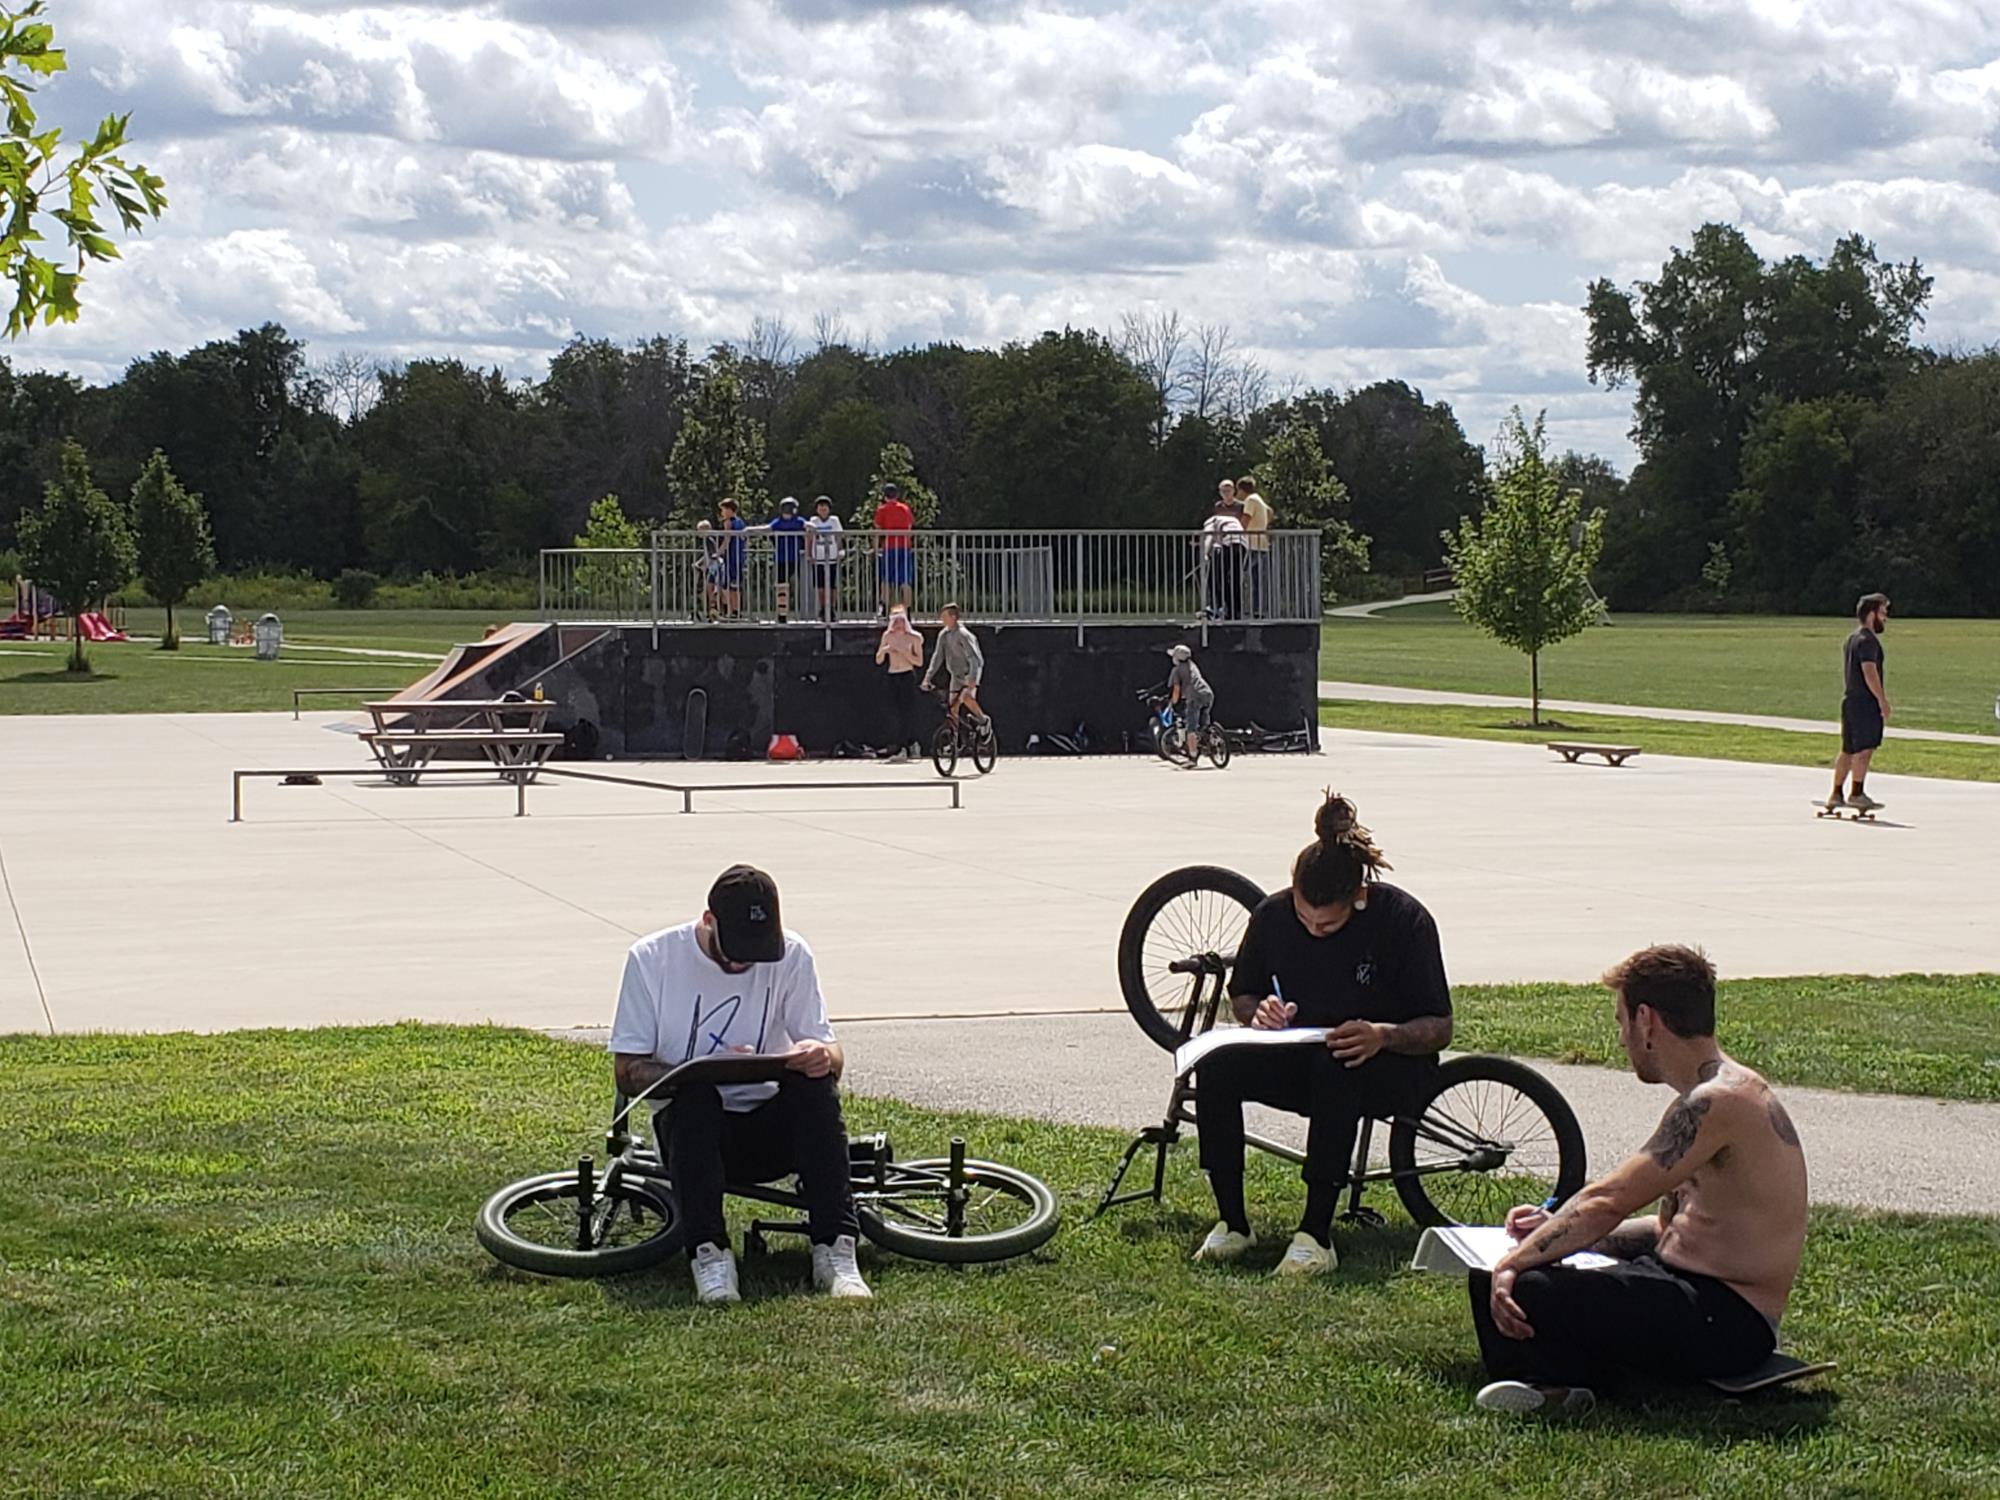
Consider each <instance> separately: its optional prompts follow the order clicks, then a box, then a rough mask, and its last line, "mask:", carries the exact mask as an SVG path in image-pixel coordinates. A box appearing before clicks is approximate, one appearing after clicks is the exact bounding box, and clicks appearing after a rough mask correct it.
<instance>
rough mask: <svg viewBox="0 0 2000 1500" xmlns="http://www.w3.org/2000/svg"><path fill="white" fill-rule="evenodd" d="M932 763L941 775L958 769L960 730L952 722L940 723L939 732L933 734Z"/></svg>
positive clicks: (947, 774)
mask: <svg viewBox="0 0 2000 1500" xmlns="http://www.w3.org/2000/svg"><path fill="white" fill-rule="evenodd" d="M931 764H932V765H934V766H936V767H937V773H938V775H940V776H949V775H951V774H952V773H953V772H954V771H956V770H957V769H958V732H957V731H956V730H955V729H953V728H952V727H951V725H950V724H940V725H938V730H937V733H936V734H934V735H932V736H931Z"/></svg>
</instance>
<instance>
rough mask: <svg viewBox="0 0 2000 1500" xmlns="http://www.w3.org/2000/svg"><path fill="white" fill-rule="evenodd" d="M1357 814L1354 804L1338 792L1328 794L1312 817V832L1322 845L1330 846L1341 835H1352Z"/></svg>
mask: <svg viewBox="0 0 2000 1500" xmlns="http://www.w3.org/2000/svg"><path fill="white" fill-rule="evenodd" d="M1356 817H1357V814H1356V813H1355V810H1354V804H1353V803H1352V802H1349V801H1348V800H1347V799H1346V798H1345V797H1343V796H1341V795H1340V793H1338V792H1328V793H1327V794H1326V801H1324V802H1322V803H1321V804H1320V807H1319V811H1318V812H1317V813H1316V814H1314V816H1313V832H1314V833H1316V834H1318V835H1319V840H1320V842H1321V843H1322V844H1331V843H1333V842H1334V841H1335V840H1336V839H1338V838H1340V837H1341V835H1343V834H1347V833H1352V832H1353V831H1354V828H1355V820H1356Z"/></svg>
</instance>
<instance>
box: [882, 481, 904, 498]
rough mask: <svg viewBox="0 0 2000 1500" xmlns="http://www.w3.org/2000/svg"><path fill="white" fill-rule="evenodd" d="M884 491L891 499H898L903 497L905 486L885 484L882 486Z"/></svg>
mask: <svg viewBox="0 0 2000 1500" xmlns="http://www.w3.org/2000/svg"><path fill="white" fill-rule="evenodd" d="M882 493H883V494H884V495H886V496H888V497H889V498H890V499H891V500H898V499H901V498H902V494H903V487H902V486H901V485H900V484H885V485H883V486H882Z"/></svg>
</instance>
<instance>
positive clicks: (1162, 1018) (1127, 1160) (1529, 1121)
mask: <svg viewBox="0 0 2000 1500" xmlns="http://www.w3.org/2000/svg"><path fill="white" fill-rule="evenodd" d="M1263 899H1264V892H1263V891H1262V890H1260V889H1259V888H1258V886H1257V884H1256V882H1255V881H1252V880H1250V879H1249V878H1248V877H1246V876H1243V875H1239V874H1237V873H1236V872H1235V871H1234V870H1225V869H1222V868H1220V867H1219V866H1215V865H1191V866H1189V867H1188V868H1186V869H1181V870H1175V871H1172V872H1171V873H1169V874H1166V875H1163V876H1161V877H1160V878H1159V879H1158V880H1156V881H1154V882H1153V883H1152V884H1151V885H1150V886H1148V887H1147V888H1146V889H1145V890H1144V891H1143V892H1141V893H1140V896H1139V899H1138V900H1137V901H1136V902H1135V903H1134V904H1133V906H1132V910H1131V912H1130V913H1129V914H1128V915H1127V916H1126V918H1125V927H1124V930H1123V931H1122V932H1121V933H1120V934H1119V938H1118V984H1119V988H1120V989H1121V990H1122V991H1123V992H1124V996H1125V1005H1126V1008H1127V1009H1129V1010H1130V1011H1131V1012H1132V1016H1133V1018H1134V1019H1135V1020H1137V1021H1138V1023H1139V1027H1140V1029H1141V1030H1142V1031H1144V1032H1145V1033H1146V1035H1147V1036H1149V1037H1151V1038H1152V1039H1153V1040H1154V1041H1155V1042H1157V1043H1159V1044H1160V1045H1161V1046H1162V1047H1165V1048H1167V1049H1168V1050H1170V1051H1171V1050H1173V1049H1175V1048H1177V1047H1179V1046H1180V1045H1181V1044H1182V1043H1183V1042H1187V1041H1189V1040H1191V1039H1193V1038H1194V1037H1197V1036H1200V1035H1202V1034H1203V1033H1205V1032H1207V1031H1208V1030H1210V1029H1211V1028H1212V1027H1214V1026H1215V1025H1216V1024H1217V1020H1218V1018H1219V1017H1220V1018H1224V1020H1225V1024H1229V1023H1230V1020H1231V1018H1232V1013H1231V1012H1229V1011H1228V1010H1227V1009H1226V1007H1225V1005H1224V1001H1225V999H1226V996H1227V989H1228V976H1229V967H1230V965H1231V964H1232V963H1233V962H1234V961H1235V957H1236V946H1237V944H1238V943H1239V942H1240V941H1241V939H1242V937H1243V932H1244V928H1245V927H1246V926H1247V925H1248V923H1249V920H1250V913H1251V912H1252V911H1253V910H1255V909H1256V906H1257V903H1258V902H1260V901H1262V900H1263ZM1199 1074H1200V1070H1199V1069H1198V1068H1197V1069H1196V1070H1195V1073H1194V1074H1193V1075H1190V1076H1189V1077H1183V1078H1178V1079H1176V1080H1175V1082H1174V1090H1173V1094H1172V1096H1171V1097H1170V1098H1169V1099H1168V1101H1167V1113H1166V1118H1165V1119H1164V1120H1162V1121H1161V1122H1160V1123H1159V1124H1158V1125H1153V1126H1149V1127H1147V1128H1146V1129H1145V1130H1143V1131H1141V1132H1140V1133H1139V1134H1138V1135H1137V1136H1136V1137H1134V1139H1133V1140H1132V1143H1131V1144H1130V1145H1128V1146H1127V1147H1126V1148H1125V1155H1124V1158H1123V1160H1121V1161H1120V1162H1119V1164H1118V1171H1117V1173H1116V1174H1115V1175H1114V1176H1113V1177H1112V1179H1111V1181H1110V1183H1109V1184H1108V1185H1107V1186H1106V1187H1105V1189H1104V1193H1103V1195H1102V1197H1100V1199H1099V1200H1098V1204H1097V1212H1098V1213H1100V1214H1101V1213H1103V1212H1104V1211H1105V1210H1106V1209H1109V1208H1112V1207H1114V1206H1116V1205H1118V1204H1121V1203H1136V1202H1138V1201H1140V1200H1141V1199H1151V1200H1153V1201H1154V1202H1156V1203H1157V1202H1160V1201H1162V1200H1163V1195H1164V1191H1165V1182H1166V1168H1167V1149H1168V1148H1169V1147H1170V1146H1172V1145H1173V1144H1174V1143H1175V1142H1176V1141H1177V1140H1179V1139H1180V1134H1181V1127H1182V1126H1184V1125H1193V1126H1195V1127H1196V1128H1197V1129H1199V1128H1200V1127H1199V1121H1198V1118H1197V1111H1196V1109H1195V1105H1196V1102H1197V1098H1198V1094H1197V1088H1196V1085H1195V1083H1194V1082H1193V1081H1192V1080H1193V1078H1196V1077H1199ZM1386 1123H1387V1125H1388V1127H1389V1143H1388V1145H1389V1150H1388V1165H1387V1166H1386V1167H1378V1166H1375V1165H1374V1164H1373V1162H1372V1161H1371V1153H1370V1147H1371V1145H1372V1143H1373V1136H1374V1130H1375V1124H1376V1121H1375V1120H1374V1119H1373V1118H1370V1117H1368V1116H1363V1118H1362V1120H1361V1129H1360V1132H1359V1135H1358V1138H1357V1140H1356V1144H1355V1153H1354V1164H1353V1168H1352V1171H1351V1173H1350V1175H1349V1178H1348V1181H1349V1184H1350V1186H1349V1189H1348V1200H1347V1209H1346V1211H1345V1212H1344V1213H1343V1215H1342V1217H1343V1218H1344V1219H1347V1220H1348V1221H1349V1222H1360V1223H1371V1224H1379V1223H1381V1222H1382V1217H1381V1215H1380V1214H1379V1213H1377V1212H1375V1211H1374V1210H1373V1209H1370V1208H1365V1207H1363V1206H1362V1202H1361V1195H1362V1190H1363V1188H1364V1187H1365V1186H1366V1185H1367V1184H1368V1183H1371V1182H1384V1181H1387V1182H1393V1183H1394V1184H1395V1187H1396V1193H1397V1196H1399V1197H1400V1198H1401V1199H1402V1200H1403V1207H1404V1208H1406V1209H1407V1210H1408V1211H1409V1214H1410V1217H1411V1218H1412V1219H1414V1220H1416V1222H1417V1223H1419V1224H1422V1225H1427V1226H1428V1225H1437V1224H1498V1223H1500V1222H1501V1221H1502V1219H1504V1218H1505V1217H1506V1214H1507V1210H1508V1209H1510V1208H1512V1207H1513V1206H1514V1205H1515V1204H1517V1203H1549V1204H1551V1205H1553V1204H1555V1203H1560V1202H1562V1201H1563V1200H1564V1199H1566V1198H1568V1197H1569V1196H1570V1195H1571V1194H1573V1193H1575V1192H1576V1191H1577V1189H1579V1188H1581V1187H1582V1186H1583V1181H1584V1171H1585V1160H1584V1142H1583V1130H1582V1128H1581V1127H1580V1126H1579V1125H1578V1124H1577V1120H1576V1114H1575V1112H1574V1111H1573V1110H1571V1109H1570V1107H1569V1103H1568V1101H1566V1100H1565V1099H1564V1098H1563V1096H1562V1094H1561V1093H1560V1092H1559V1091H1558V1090H1557V1088H1556V1086H1555V1085H1554V1084H1552V1083H1550V1082H1549V1081H1548V1079H1546V1078H1544V1077H1543V1076H1542V1075H1541V1074H1540V1073H1537V1072H1536V1071H1535V1070H1534V1069H1533V1068H1530V1067H1527V1066H1525V1065H1524V1064H1522V1063H1518V1062H1515V1061H1513V1060H1512V1059H1511V1058H1505V1057H1484V1056H1475V1055H1464V1056H1458V1057H1451V1058H1447V1059H1445V1060H1444V1061H1443V1062H1441V1063H1440V1064H1439V1065H1438V1067H1437V1070H1436V1072H1435V1073H1434V1074H1433V1075H1432V1077H1431V1078H1430V1080H1429V1082H1428V1085H1427V1089H1426V1092H1425V1093H1424V1095H1423V1097H1422V1098H1419V1099H1413V1100H1411V1101H1409V1104H1408V1107H1407V1109H1406V1111H1405V1112H1403V1113H1400V1114H1396V1115H1393V1116H1391V1117H1389V1118H1388V1119H1387V1121H1386ZM1246 1139H1247V1140H1248V1141H1249V1143H1250V1144H1251V1145H1253V1146H1256V1147H1258V1148H1260V1149H1262V1150H1265V1151H1269V1152H1271V1153H1273V1154H1274V1155H1277V1156H1281V1157H1283V1158H1285V1159H1286V1160H1288V1161H1304V1159H1305V1157H1304V1155H1303V1153H1301V1152H1299V1151H1296V1150H1294V1149H1293V1148H1291V1147H1290V1146H1286V1145H1284V1144H1282V1143H1280V1142H1277V1141H1272V1140H1267V1139H1265V1138H1263V1137H1260V1136H1256V1135H1251V1136H1247V1137H1246ZM1147 1146H1152V1147H1153V1148H1154V1150H1155V1155H1154V1159H1153V1184H1152V1186H1151V1187H1150V1188H1141V1189H1138V1190H1136V1191H1133V1192H1129V1193H1123V1194H1121V1193H1120V1192H1119V1191H1118V1189H1119V1187H1120V1185H1121V1184H1122V1183H1123V1182H1124V1180H1125V1174H1126V1173H1127V1172H1128V1171H1129V1170H1130V1169H1131V1166H1132V1162H1133V1159H1134V1158H1135V1157H1137V1156H1138V1154H1139V1153H1140V1152H1141V1151H1142V1150H1144V1149H1145V1148H1146V1147H1147Z"/></svg>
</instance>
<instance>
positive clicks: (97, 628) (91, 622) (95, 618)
mask: <svg viewBox="0 0 2000 1500" xmlns="http://www.w3.org/2000/svg"><path fill="white" fill-rule="evenodd" d="M76 623H77V625H78V626H79V627H80V628H81V629H82V631H83V638H84V639H85V640H86V641H122V640H125V639H127V637H126V634H125V632H124V631H122V630H119V629H117V628H115V627H114V626H113V625H112V623H111V622H110V621H109V620H107V619H105V618H104V616H103V615H101V614H98V613H97V612H96V611H95V610H90V611H86V612H85V613H83V614H81V615H78V616H77V617H76Z"/></svg>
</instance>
